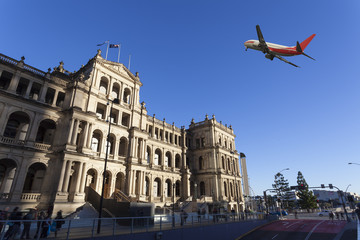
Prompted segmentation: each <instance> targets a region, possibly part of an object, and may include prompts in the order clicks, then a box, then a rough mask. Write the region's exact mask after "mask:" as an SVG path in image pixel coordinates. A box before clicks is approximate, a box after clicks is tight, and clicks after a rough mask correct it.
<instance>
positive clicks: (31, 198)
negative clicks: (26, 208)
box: [20, 193, 41, 202]
mask: <svg viewBox="0 0 360 240" xmlns="http://www.w3.org/2000/svg"><path fill="white" fill-rule="evenodd" d="M40 197H41V193H22V194H21V197H20V200H21V201H26V202H38V201H40Z"/></svg>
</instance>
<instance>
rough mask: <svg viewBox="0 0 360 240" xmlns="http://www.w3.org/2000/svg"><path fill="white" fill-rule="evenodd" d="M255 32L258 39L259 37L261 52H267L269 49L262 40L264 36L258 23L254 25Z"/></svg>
mask: <svg viewBox="0 0 360 240" xmlns="http://www.w3.org/2000/svg"><path fill="white" fill-rule="evenodd" d="M256 32H257V35H258V39H259V47H260V48H261V49H262V52H263V53H269V52H270V50H269V48H268V46H267V45H266V42H265V40H264V37H263V35H262V32H261V30H260V26H259V25H256Z"/></svg>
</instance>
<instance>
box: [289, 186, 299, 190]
mask: <svg viewBox="0 0 360 240" xmlns="http://www.w3.org/2000/svg"><path fill="white" fill-rule="evenodd" d="M290 189H291V190H298V186H290Z"/></svg>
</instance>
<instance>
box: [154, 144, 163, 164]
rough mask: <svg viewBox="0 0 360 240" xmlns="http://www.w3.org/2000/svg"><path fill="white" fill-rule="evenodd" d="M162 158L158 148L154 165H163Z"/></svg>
mask: <svg viewBox="0 0 360 240" xmlns="http://www.w3.org/2000/svg"><path fill="white" fill-rule="evenodd" d="M161 156H162V151H161V150H160V149H159V148H157V149H156V150H155V154H154V165H161V164H162V159H161Z"/></svg>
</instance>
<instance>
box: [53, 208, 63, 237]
mask: <svg viewBox="0 0 360 240" xmlns="http://www.w3.org/2000/svg"><path fill="white" fill-rule="evenodd" d="M64 223H65V221H64V218H63V216H62V211H61V210H60V211H58V212H57V214H56V217H55V227H56V228H55V237H57V233H58V231H60V229H61V226H62V225H63V224H64Z"/></svg>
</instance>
